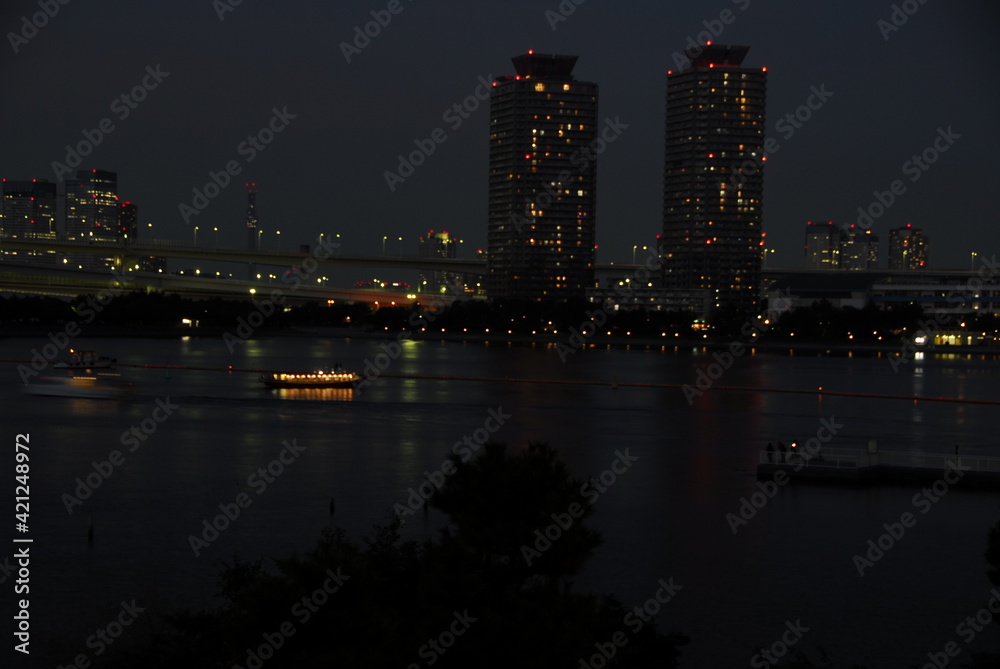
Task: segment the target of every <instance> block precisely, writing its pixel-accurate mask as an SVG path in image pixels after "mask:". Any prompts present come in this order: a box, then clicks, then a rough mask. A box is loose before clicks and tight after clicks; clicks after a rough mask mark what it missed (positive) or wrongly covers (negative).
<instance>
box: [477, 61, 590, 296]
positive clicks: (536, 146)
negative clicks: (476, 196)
mask: <svg viewBox="0 0 1000 669" xmlns="http://www.w3.org/2000/svg"><path fill="white" fill-rule="evenodd" d="M512 60H513V64H514V69H515V71H516V75H514V76H505V77H500V78H498V79H497V80H496V81H495V82H494V83H493V89H492V92H491V96H490V163H489V175H490V176H489V215H488V221H489V222H488V233H487V237H488V246H487V261H486V263H487V277H486V288H487V295H488V296H489V297H490V298H492V299H497V298H500V299H522V300H567V299H583V298H584V295H585V293H586V290H587V289H588V288H590V287H591V286H592V285H593V282H594V277H593V268H594V252H595V251H594V246H595V245H594V242H595V234H596V224H597V217H596V204H597V156H596V154H595V152H594V149H595V146H596V144H595V140H596V138H597V119H598V117H597V103H598V87H597V84H595V83H588V82H581V81H577V80H576V79H575V78H574V77H573V68H574V66H575V65H576V60H577V57H576V56H560V55H550V54H536V53H534V52H531V51H529V52H528V53H526V54H524V55H521V56H517V57H515V58H513V59H512Z"/></svg>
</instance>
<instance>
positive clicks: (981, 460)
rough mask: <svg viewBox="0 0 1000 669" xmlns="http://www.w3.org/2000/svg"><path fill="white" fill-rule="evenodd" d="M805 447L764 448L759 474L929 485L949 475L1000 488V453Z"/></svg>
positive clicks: (867, 483)
mask: <svg viewBox="0 0 1000 669" xmlns="http://www.w3.org/2000/svg"><path fill="white" fill-rule="evenodd" d="M801 450H802V449H801V448H799V449H797V450H796V451H790V452H788V453H781V452H778V451H761V453H760V461H759V463H758V465H757V478H758V479H761V480H771V479H773V478H774V476H775V474H777V473H778V472H785V473H786V474H787V475H788V478H789V480H790V481H791V482H793V483H829V484H839V485H848V486H870V485H896V484H902V485H911V484H914V485H925V484H932V483H934V482H935V481H938V480H941V479H942V478H944V477H945V476H946V475H947V477H946V478H945V480H946V481H948V482H949V483H957V484H958V485H959V487H963V488H965V487H970V488H971V487H975V488H980V489H983V488H986V489H993V490H996V491H998V492H1000V457H988V456H981V455H954V454H943V453H907V452H899V451H876V452H870V451H867V450H861V449H847V448H824V449H823V450H822V451H820V452H819V453H816V454H815V455H810V454H808V453H804V452H798V451H801Z"/></svg>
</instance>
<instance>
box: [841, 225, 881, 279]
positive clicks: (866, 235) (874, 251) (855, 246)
mask: <svg viewBox="0 0 1000 669" xmlns="http://www.w3.org/2000/svg"><path fill="white" fill-rule="evenodd" d="M878 254H879V246H878V235H876V234H875V233H874V232H872V231H871V230H868V229H865V228H862V227H861V226H859V225H856V224H854V223H851V224H850V225H849V226H847V228H845V229H844V230H843V235H842V236H841V238H840V269H846V270H853V271H857V272H870V271H873V270H876V269H878Z"/></svg>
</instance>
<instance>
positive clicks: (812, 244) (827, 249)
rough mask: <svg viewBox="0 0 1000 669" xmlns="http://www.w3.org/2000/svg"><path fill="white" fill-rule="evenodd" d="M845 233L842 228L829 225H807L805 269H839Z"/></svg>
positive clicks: (830, 222) (810, 222) (830, 223)
mask: <svg viewBox="0 0 1000 669" xmlns="http://www.w3.org/2000/svg"><path fill="white" fill-rule="evenodd" d="M842 237H843V233H842V232H841V230H840V228H839V227H838V226H836V225H834V224H833V221H829V222H827V223H814V222H812V221H808V222H807V223H806V244H805V268H806V269H820V270H826V269H838V268H839V267H840V248H841V246H840V245H841V239H842Z"/></svg>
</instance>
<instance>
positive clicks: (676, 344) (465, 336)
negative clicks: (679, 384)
mask: <svg viewBox="0 0 1000 669" xmlns="http://www.w3.org/2000/svg"><path fill="white" fill-rule="evenodd" d="M61 332H62V328H59V329H55V328H53V329H49V330H37V329H30V330H29V329H26V330H23V331H17V330H6V331H0V339H35V338H37V339H43V340H46V341H48V340H49V335H50V334H52V333H61ZM407 332H408V334H404V333H407ZM226 333H229V334H232V329H229V328H227V329H222V328H183V329H182V328H177V329H173V330H143V329H138V328H97V329H94V330H84V331H83V332H81V334H80V335H78V336H76V337H73V338H72V339H79V338H84V339H114V338H141V339H177V338H183V337H196V338H205V339H207V338H217V337H222V336H223V335H225V334H226ZM401 334H403V335H404V336H403V337H402V339H410V340H413V341H438V342H447V343H476V344H506V345H512V344H516V345H519V346H524V345H530V346H535V345H541V346H560V345H561V346H564V347H567V348H568V349H570V350H571V351H573V352H574V353H575V352H577V351H578V350H582V349H587V348H626V349H628V348H643V349H645V350H651V349H668V348H669V349H692V350H697V349H702V350H705V351H726V350H728V349H730V348H731V347H733V346H735V345H741V346H742V347H743V348H744V349H745V350H746V351H748V352H752V353H757V352H766V353H775V352H785V353H786V354H788V355H795V354H796V353H811V354H826V355H853V354H863V355H880V354H887V355H891V354H900V353H905V354H906V356H907V357H911V358H912V356H913V353H914V352H915V351H913V350H910V348H912V347H909V348H908V347H907V345H905V344H895V345H893V344H887V343H886V344H881V343H880V344H844V343H840V342H822V341H798V342H790V341H771V340H767V339H765V340H763V341H758V342H755V343H754V344H753V345H750V344H748V343H746V342H745V341H743V340H741V339H733V340H719V339H715V340H705V339H692V338H684V339H681V338H679V337H674V338H667V337H639V336H636V337H622V336H607V335H601V336H597V335H594V336H591V337H588V338H586V340H585V345H584V346H583V347H579V346H574V345H573V344H572V343H570V340H571V336H567V337H554V336H552V335H517V334H511V335H496V334H485V333H484V334H473V333H461V334H459V333H451V332H444V333H441V332H438V333H428V332H412V331H406V330H401V331H398V332H386V331H373V330H362V329H354V328H332V327H316V328H300V327H293V328H280V329H276V328H273V329H266V328H261V329H259V330H257V331H255V332H254V333H253V336H252V337H249V339H286V338H287V339H316V338H320V339H323V338H326V339H374V340H396V339H399V338H400V335H401ZM918 352H922V353H924V354H926V355H940V354H967V355H996V356H1000V346H982V345H970V346H942V347H936V348H924V349H921V350H920V351H918Z"/></svg>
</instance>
